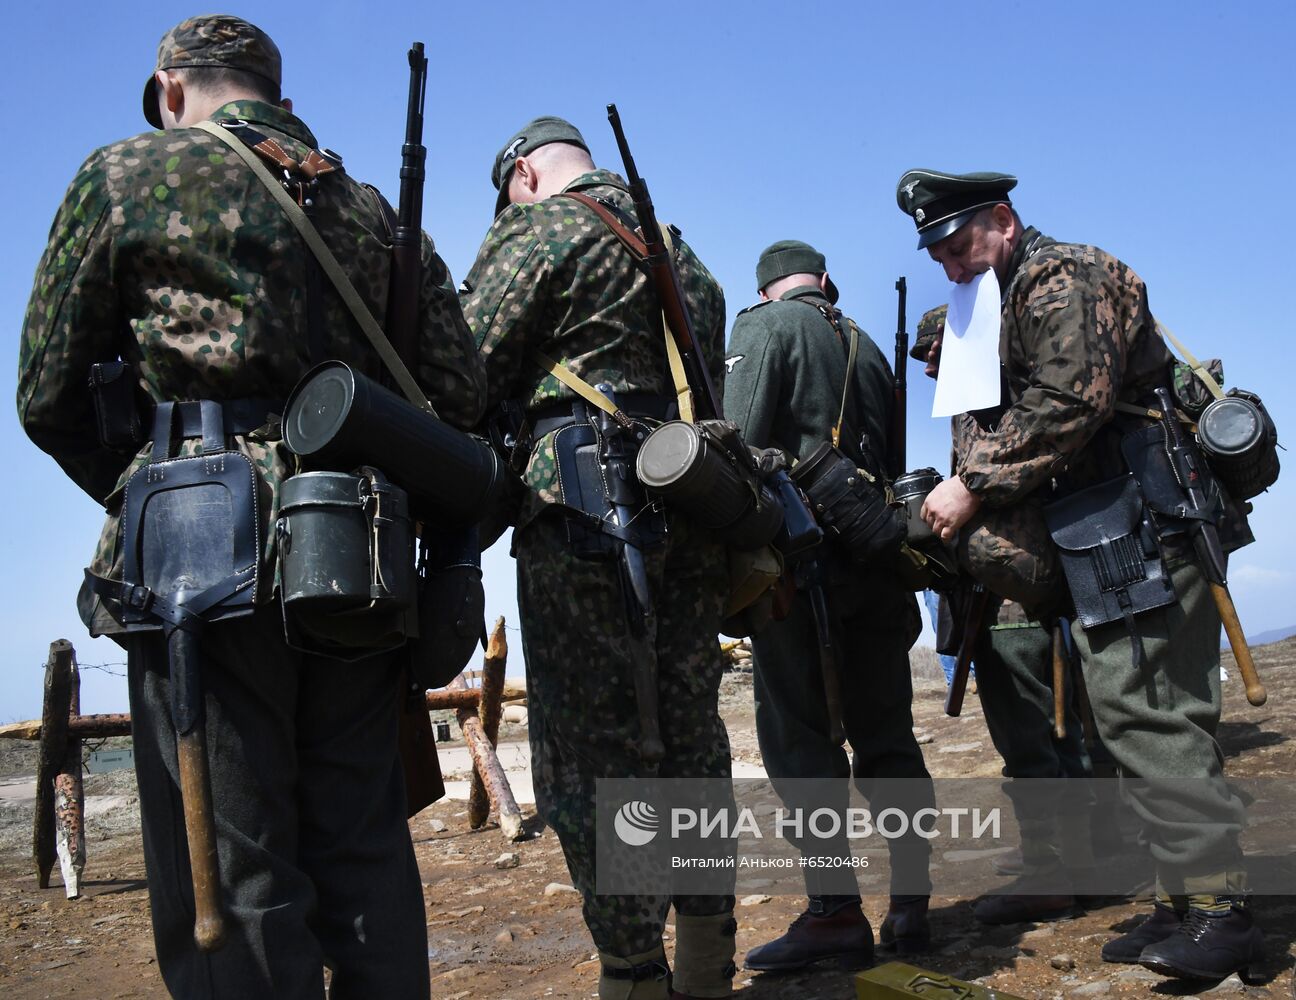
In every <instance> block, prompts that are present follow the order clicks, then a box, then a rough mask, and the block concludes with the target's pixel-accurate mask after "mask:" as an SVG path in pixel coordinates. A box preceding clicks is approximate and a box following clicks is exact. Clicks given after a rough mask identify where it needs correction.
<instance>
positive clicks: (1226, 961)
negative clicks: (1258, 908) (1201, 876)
mask: <svg viewBox="0 0 1296 1000" xmlns="http://www.w3.org/2000/svg"><path fill="white" fill-rule="evenodd" d="M1263 956H1264V935H1263V934H1261V933H1260V928H1258V927H1256V926H1255V922H1254V921H1253V920H1252V918H1251V909H1250V907H1248V906H1245V905H1242V904H1241V903H1239V902H1236V901H1231V905H1230V906H1229V908H1228V909H1227V910H1221V911H1218V912H1217V911H1214V910H1203V909H1199V908H1198V907H1195V906H1194V907H1191V908H1190V909H1189V910H1188V915H1187V916H1186V917H1184V919H1183V923H1181V924H1180V925H1179V927H1178V928H1177V929H1176V930H1175V932H1174V933H1173V934H1171V935H1169V936H1168V937H1165V938H1163V939H1162V940H1160V941H1158V942H1156V943H1154V944H1150V945H1148V946H1147V947H1146V948H1144V949H1143V954H1141V955H1140V956H1139V964H1140V965H1142V966H1144V967H1146V968H1149V969H1151V970H1152V971H1153V972H1159V973H1161V975H1163V976H1173V977H1175V978H1177V979H1225V978H1227V977H1228V976H1231V975H1232V974H1233V973H1235V972H1236V973H1237V974H1238V976H1239V977H1241V978H1242V979H1243V980H1248V979H1250V978H1251V975H1252V971H1251V966H1252V965H1254V964H1256V963H1258V962H1259V961H1260V960H1261V959H1262V958H1263Z"/></svg>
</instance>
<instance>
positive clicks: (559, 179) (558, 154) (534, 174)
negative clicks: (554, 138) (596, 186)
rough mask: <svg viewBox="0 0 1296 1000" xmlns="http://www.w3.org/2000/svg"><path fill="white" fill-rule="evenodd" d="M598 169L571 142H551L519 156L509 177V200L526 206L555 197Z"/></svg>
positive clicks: (585, 153)
mask: <svg viewBox="0 0 1296 1000" xmlns="http://www.w3.org/2000/svg"><path fill="white" fill-rule="evenodd" d="M593 169H594V159H593V158H592V157H591V156H590V155H589V153H588V152H586V151H585V150H584V149H582V148H581V147H580V146H577V145H575V144H573V143H569V142H550V143H546V144H545V145H543V146H541V147H539V148H538V149H536V150H533V151H532V152H530V153H527V154H526V155H525V156H519V157H518V158H517V162H516V164H515V165H514V167H513V170H512V172H511V173H510V174H509V179H508V193H509V200H510V201H512V202H516V203H519V204H523V205H529V204H534V203H536V202H538V201H544V200H545V199H546V198H549V197H552V196H553V195H556V194H557V193H558V192H560V191H561V190H562V189H563V188H565V187H566V186H567V185H568V184H570V183H571V182H572V181H574V180H575V179H576V178H577V177H579V176H580V175H581V174H586V173H589V172H590V171H591V170H593Z"/></svg>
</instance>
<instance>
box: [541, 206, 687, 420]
mask: <svg viewBox="0 0 1296 1000" xmlns="http://www.w3.org/2000/svg"><path fill="white" fill-rule="evenodd" d="M557 197H559V198H571V199H572V200H573V201H578V202H580V203H581V204H582V205H584V206H585V207H586V208H588V209H589V210H590V211H591V212H593V213H594V214H595V215H597V216H598V217H599V218H600V219H602V220H603V223H604V225H606V226H607V227H608V229H610V230H612V235H614V236H615V237H616V238H617V239H618V240H620V241H621V244H622V245H623V246H624V247H625V248H626V249H627V250H629V251H630V254H631V256H633V257H634V258H635V259H636V260H639V261H642V260H645V259H647V257H648V246H647V244H646V243H644V241H643V240H642V239H640V238H639V234H638V233H636V232H634V231H633V230H632V229H630V227H629V226H627V225H626V224H625V223H623V222H622V221H621V220H620V219H619V218H617V216H616V214H615V213H614V212H613V211H612V210H611V209H610V208H608V207H607V206H606V205H604V204H603V203H602V202H600V201H599V200H598V199H596V198H591V197H590V196H589V195H587V194H585V193H584V192H583V191H564V192H562V193H561V194H559V195H557ZM661 230H662V238H663V239H664V240H665V241H666V252H667V253H674V252H675V241H674V239H673V238H672V236H671V231H670V227H669V226H662V227H661ZM668 322H669V321H668V320H667V319H666V314H665V313H664V312H663V313H662V334H663V335H664V336H665V338H666V360H667V362H668V363H669V364H670V373H671V381H672V382H674V383H675V400H676V403H677V404H678V405H679V414H680V419H681V420H685V421H687V422H688V423H690V424H691V423H693V419H694V418H693V390H692V389H691V388H690V387H689V384H688V375H687V374H686V373H685V371H684V359H683V358H682V357H681V356H680V351H679V345H678V344H676V343H675V338H674V337H672V336H671V335H670V327H669V325H668ZM532 358H533V360H535V361H536V363H537V364H539V365H540V367H541V368H544V369H545V370H546V371H548V372H549V374H550V375H552V376H554V378H556V379H558V380H559V381H560V382H562V383H563V384H564V385H567V386H568V387H570V388H571V389H573V390H574V391H575V392H576V393H577V394H578V395H579V396H581V397H582V398H584V399H585V400H587V401H588V402H591V403H594V405H595V406H598V407H599V408H600V409H602V410H605V411H607V412H608V413H610V414H612V416H613V417H614V418H616V419H617V420H618V421H620V420H621V418H622V417H624V416H625V415H624V414H621V417H617V413H620V411H619V410H617V409H616V407H614V406H612V404H611V403H610V402H609V401H608V399H607V397H606V396H604V395H603V394H602V393H601V392H599V391H598V390H597V389H595V388H594V387H593V386H592V385H590V384H589V383H588V382H586V381H585V380H584V379H582V378H581V377H580V376H579V375H577V374H576V373H575V372H572V371H569V370H568V369H566V368H563V367H562V365H560V364H558V363H557V362H556V361H552V360H550V359H549V358H547V357H545V356H544V355H543V354H541V353H540V352H539V351H533V352H532ZM600 400H601V401H602V402H600ZM609 407H611V408H610V409H609Z"/></svg>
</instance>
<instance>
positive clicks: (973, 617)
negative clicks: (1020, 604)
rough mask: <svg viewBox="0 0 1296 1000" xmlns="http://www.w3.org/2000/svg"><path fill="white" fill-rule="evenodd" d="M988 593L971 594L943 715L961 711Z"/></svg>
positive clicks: (951, 714)
mask: <svg viewBox="0 0 1296 1000" xmlns="http://www.w3.org/2000/svg"><path fill="white" fill-rule="evenodd" d="M989 604H990V592H989V591H988V590H984V589H977V590H974V591H973V592H972V599H971V601H970V602H969V604H968V611H967V617H966V618H964V620H963V636H962V638H961V639H960V640H959V651H958V659H956V660H955V661H954V676H953V677H951V678H950V684H949V690H948V691H947V692H946V693H945V714H946V715H948V716H951V717H956V716H958V714H959V713H960V712H962V711H963V694H964V692H966V691H967V682H968V674H969V673H971V671H972V654H973V651H974V650H975V649H976V644H977V635H978V634H979V633H980V631H981V626H982V625H984V624H985V617H986V608H987V607H988V606H989Z"/></svg>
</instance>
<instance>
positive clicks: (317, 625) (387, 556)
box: [275, 467, 416, 660]
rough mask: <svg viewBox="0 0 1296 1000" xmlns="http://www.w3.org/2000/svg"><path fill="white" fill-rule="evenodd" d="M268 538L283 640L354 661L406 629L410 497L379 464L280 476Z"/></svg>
mask: <svg viewBox="0 0 1296 1000" xmlns="http://www.w3.org/2000/svg"><path fill="white" fill-rule="evenodd" d="M275 538H276V541H277V543H278V547H279V596H280V600H281V601H282V602H283V617H284V631H285V634H286V637H287V641H288V644H289V645H290V646H293V647H294V648H296V649H301V650H304V651H306V652H309V653H315V654H318V655H321V656H329V657H333V658H336V659H340V660H357V659H361V658H364V657H367V656H372V655H374V654H375V653H379V652H383V651H385V650H390V649H395V648H397V647H399V646H400V645H402V644H403V643H404V642H405V640H406V638H407V637H408V636H409V635H410V634H411V633H412V632H413V631H414V629H415V627H416V626H415V624H414V614H413V612H414V604H415V582H414V535H413V529H412V526H411V523H410V517H409V500H408V497H407V496H406V494H405V491H404V490H402V489H400V488H399V487H396V486H394V485H392V484H391V483H390V482H388V481H387V478H386V477H385V476H384V475H383V474H382V473H381V472H379V471H378V470H377V469H373V468H369V467H365V468H362V469H360V470H359V472H358V474H354V475H352V474H348V473H342V472H304V473H301V474H299V475H296V476H292V477H290V478H289V479H286V480H284V483H283V486H282V488H281V493H280V505H279V518H278V520H277V521H276V522H275Z"/></svg>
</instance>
